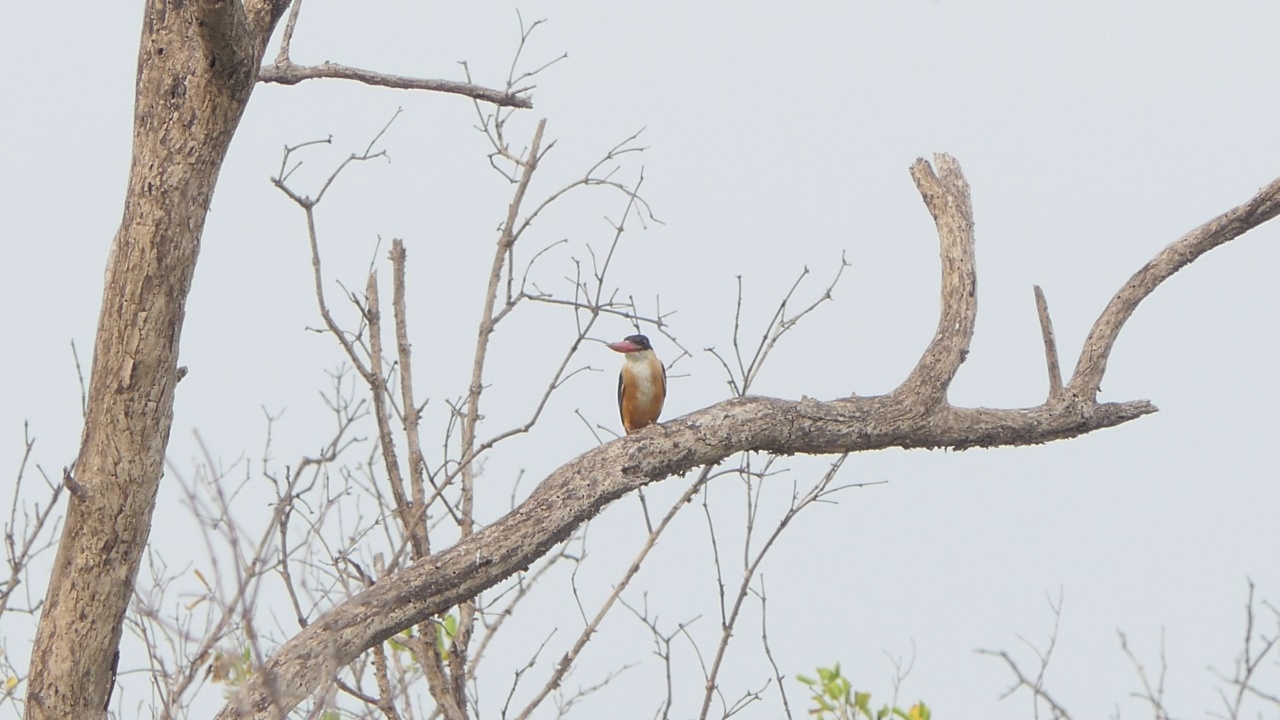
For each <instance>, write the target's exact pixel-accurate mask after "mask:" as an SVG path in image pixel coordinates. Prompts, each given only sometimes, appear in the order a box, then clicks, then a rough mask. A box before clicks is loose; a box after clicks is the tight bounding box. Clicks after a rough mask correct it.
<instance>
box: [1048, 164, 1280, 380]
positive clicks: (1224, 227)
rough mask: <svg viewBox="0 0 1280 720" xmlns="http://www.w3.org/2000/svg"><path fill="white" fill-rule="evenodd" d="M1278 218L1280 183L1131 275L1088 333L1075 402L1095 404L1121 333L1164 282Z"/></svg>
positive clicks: (1078, 369)
mask: <svg viewBox="0 0 1280 720" xmlns="http://www.w3.org/2000/svg"><path fill="white" fill-rule="evenodd" d="M1276 215H1280V178H1277V179H1275V180H1272V181H1271V184H1269V185H1267V186H1266V187H1264V188H1262V189H1261V190H1259V191H1258V194H1257V195H1254V196H1253V197H1252V198H1251V199H1250V200H1249V201H1248V202H1246V203H1245V204H1243V205H1240V206H1239V207H1234V208H1232V209H1230V210H1228V211H1226V212H1224V213H1222V214H1221V215H1219V216H1218V217H1216V218H1214V219H1212V220H1210V221H1209V222H1207V223H1205V224H1203V225H1201V226H1200V227H1198V228H1196V229H1195V230H1192V231H1191V232H1189V233H1187V234H1186V235H1183V236H1182V237H1181V238H1180V239H1178V241H1177V242H1174V243H1172V244H1171V245H1169V246H1168V247H1166V248H1165V249H1163V250H1161V251H1160V252H1159V253H1157V254H1156V256H1155V257H1154V258H1151V261H1150V262H1148V263H1147V264H1146V265H1143V266H1142V269H1140V270H1138V272H1136V273H1134V274H1133V277H1131V278H1129V282H1126V283H1125V284H1124V286H1123V287H1121V288H1120V290H1119V291H1118V292H1116V294H1115V296H1114V297H1112V298H1111V302H1109V303H1107V307H1106V309H1105V310H1103V311H1102V314H1101V315H1099V316H1098V320H1097V322H1095V323H1094V324H1093V329H1091V330H1090V331H1089V336H1088V338H1086V339H1085V341H1084V347H1083V348H1082V349H1081V351H1080V360H1079V362H1077V363H1076V371H1075V374H1074V375H1072V377H1071V382H1070V383H1069V384H1068V385H1067V391H1068V392H1070V393H1073V394H1074V395H1075V396H1076V397H1079V398H1085V399H1090V400H1092V399H1093V398H1094V397H1096V396H1097V394H1098V389H1099V388H1100V387H1101V386H1102V375H1103V373H1105V372H1106V371H1107V357H1108V356H1110V355H1111V348H1112V347H1113V346H1114V345H1115V343H1116V338H1117V337H1119V336H1120V328H1122V327H1124V324H1125V321H1127V320H1128V319H1129V316H1130V315H1132V314H1133V311H1134V310H1136V309H1137V307H1138V303H1140V302H1142V301H1143V300H1144V299H1145V298H1146V297H1147V296H1148V295H1150V294H1151V292H1152V291H1153V290H1155V289H1156V288H1157V287H1159V286H1160V283H1162V282H1164V281H1165V280H1167V279H1169V277H1170V276H1171V275H1173V274H1174V273H1176V272H1178V271H1179V270H1181V269H1182V268H1184V267H1186V266H1188V265H1190V264H1191V263H1192V262H1193V261H1195V259H1196V258H1198V257H1200V256H1201V255H1203V254H1205V253H1207V252H1209V251H1210V250H1212V249H1214V248H1216V247H1218V246H1219V245H1222V244H1225V243H1227V242H1229V241H1231V240H1234V239H1236V238H1238V237H1240V236H1241V235H1243V234H1245V233H1247V232H1249V231H1250V230H1252V229H1254V228H1256V227H1258V226H1259V225H1261V224H1262V223H1264V222H1266V221H1268V220H1270V219H1272V218H1274V217H1275V216H1276Z"/></svg>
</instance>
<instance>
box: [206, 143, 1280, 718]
mask: <svg viewBox="0 0 1280 720" xmlns="http://www.w3.org/2000/svg"><path fill="white" fill-rule="evenodd" d="M935 170H936V172H935ZM912 175H913V177H914V178H915V180H916V184H917V187H918V188H919V189H920V192H921V195H922V197H923V198H924V201H925V204H926V206H927V207H928V208H929V211H930V212H931V213H932V215H933V217H934V219H935V221H936V223H937V226H938V231H939V236H940V240H941V247H942V255H943V278H942V313H941V317H942V320H941V322H940V323H939V326H938V331H937V333H936V334H935V336H934V339H933V341H932V342H931V343H930V344H929V347H928V348H927V349H926V350H925V353H924V355H923V357H922V358H921V359H920V362H919V363H918V364H917V366H916V368H915V370H913V371H912V373H911V375H910V376H909V377H908V378H907V380H906V381H904V382H903V384H902V386H901V387H899V388H897V389H896V390H894V391H893V392H891V393H889V394H888V395H884V396H879V397H849V398H841V399H836V400H831V401H827V402H821V401H818V400H813V399H808V398H806V399H802V400H799V401H794V400H782V399H777V398H766V397H751V396H748V397H738V398H733V399H731V400H727V401H724V402H721V403H718V404H716V405H713V406H711V407H708V408H705V409H703V410H699V411H697V412H694V413H691V414H689V415H685V416H684V417H680V418H676V419H675V420H672V421H669V422H667V423H665V424H664V425H662V426H661V427H659V428H655V429H652V430H647V431H644V432H640V433H637V434H634V435H629V436H626V437H623V438H619V439H618V440H615V441H613V442H610V443H607V444H605V445H602V446H600V447H597V448H595V449H593V450H590V451H588V452H586V453H584V454H583V455H580V456H579V457H577V458H575V459H573V460H571V461H569V462H568V463H566V464H565V465H563V466H562V467H560V468H559V469H558V470H556V471H554V472H553V473H551V475H550V476H548V477H547V478H546V479H545V480H544V481H543V482H542V483H541V484H540V485H539V486H538V487H537V488H536V489H535V490H534V492H533V493H532V494H531V495H530V496H529V498H528V499H527V500H526V501H525V502H524V503H523V504H521V505H520V506H518V507H516V508H515V509H514V510H513V511H512V512H510V513H509V514H507V515H506V516H504V517H503V518H501V519H500V520H498V521H497V522H495V523H493V524H491V525H489V526H487V527H485V528H483V529H481V530H479V531H477V532H476V533H475V534H474V535H472V536H470V537H468V538H464V539H462V540H460V541H459V542H458V543H457V544H456V545H454V546H453V547H451V548H449V549H447V550H443V551H440V552H437V553H435V554H433V555H431V556H430V557H427V558H424V559H422V560H420V561H419V562H417V563H415V564H414V565H412V566H410V567H408V568H405V569H404V570H402V571H400V572H399V573H397V574H395V575H392V576H390V577H386V578H382V579H380V580H379V582H378V583H377V584H376V585H374V586H373V587H371V588H369V589H368V590H366V591H364V592H362V593H361V594H359V595H356V596H355V597H352V598H351V599H350V600H348V601H347V602H345V603H343V604H341V605H339V606H337V607H335V608H333V609H332V610H331V611H329V612H328V613H327V614H326V615H324V616H323V617H321V618H320V619H318V620H317V621H316V622H315V623H313V624H312V625H311V626H310V627H308V628H306V629H305V630H303V631H302V632H300V633H299V634H298V635H297V636H295V637H294V638H293V639H291V640H290V641H289V642H287V643H286V644H285V645H284V646H283V647H281V648H280V649H279V651H277V652H276V654H275V656H274V657H272V658H271V660H270V661H269V662H268V663H267V664H266V666H265V667H264V668H262V669H261V671H259V673H258V674H257V675H256V676H254V677H253V678H252V679H251V680H250V681H249V682H247V683H246V684H245V685H243V686H242V687H241V690H240V692H239V694H238V695H237V696H236V697H235V698H233V699H232V700H231V701H230V703H229V704H228V705H227V706H226V707H225V708H224V709H223V711H222V713H221V714H220V715H219V717H220V718H247V717H254V718H268V717H273V716H275V715H277V714H279V713H287V712H288V711H289V710H290V709H291V708H292V707H294V706H295V705H296V704H297V703H298V702H300V701H301V700H302V699H304V698H306V697H307V696H308V695H309V694H310V693H312V692H313V691H315V689H316V688H318V687H320V686H321V683H322V682H323V681H324V679H325V673H326V668H329V667H336V666H341V665H343V664H345V663H347V662H349V661H350V660H351V659H352V658H354V657H356V656H358V655H359V654H360V653H362V652H364V651H365V650H366V649H368V648H370V647H372V646H374V645H376V644H377V643H379V642H381V641H382V640H385V639H386V638H388V637H390V636H392V635H393V634H395V633H397V632H399V631H401V630H403V629H405V628H407V627H410V626H412V625H414V624H416V623H418V622H421V621H422V620H424V619H425V618H428V617H430V616H431V615H433V614H436V613H439V612H442V611H445V610H447V609H448V608H450V607H453V606H454V605H457V604H458V603H460V602H465V601H466V600H468V599H470V598H473V597H475V596H476V595H477V594H479V593H480V592H482V591H483V590H485V589H487V588H490V587H492V586H494V585H495V584H496V583H498V582H501V581H502V580H503V579H504V578H507V577H509V576H510V575H512V574H513V573H516V572H518V571H520V570H521V569H523V568H526V567H528V566H529V565H530V564H531V563H532V562H534V561H535V560H537V559H538V558H540V557H542V556H543V555H544V554H545V553H547V552H548V551H550V550H551V548H553V547H554V546H555V545H556V544H558V543H560V542H562V541H563V540H564V539H565V538H567V537H568V536H569V535H570V533H572V532H573V530H574V529H575V528H577V527H578V526H579V525H580V524H581V523H583V522H584V521H586V520H587V519H588V518H591V517H592V516H594V515H595V514H596V513H598V512H600V510H601V509H603V508H604V507H605V506H606V505H608V504H609V503H610V502H612V501H614V500H616V499H618V498H619V497H622V496H623V495H626V494H628V493H630V492H633V491H635V490H637V489H639V488H641V487H643V486H645V485H647V484H649V483H652V482H657V481H660V480H662V479H664V478H667V477H670V476H671V475H678V474H682V473H685V472H688V471H689V470H692V469H695V468H699V467H703V466H707V465H714V464H716V463H719V462H721V461H722V460H724V459H725V458H728V457H729V456H731V455H734V454H736V453H739V452H745V451H755V452H767V453H774V454H779V455H791V454H795V453H810V454H838V453H848V452H859V451H864V450H876V449H882V448H889V447H901V448H954V449H965V448H970V447H978V446H998V445H1031V444H1038V443H1045V442H1048V441H1050V440H1057V439H1062V438H1069V437H1075V436H1078V435H1082V434H1085V433H1088V432H1091V431H1094V430H1098V429H1100V428H1105V427H1111V426H1114V425H1118V424H1120V423H1124V422H1127V421H1129V420H1133V419H1135V418H1138V417H1141V416H1143V415H1146V414H1149V413H1152V412H1155V409H1156V408H1155V406H1154V405H1152V404H1151V403H1150V402H1148V401H1145V400H1137V401H1129V402H1121V403H1101V404H1100V403H1097V402H1096V400H1095V397H1094V396H1095V391H1096V388H1097V386H1098V384H1099V383H1100V382H1101V379H1102V373H1103V371H1104V369H1105V366H1106V358H1107V355H1108V354H1109V353H1110V351H1111V348H1112V346H1113V344H1114V340H1115V336H1116V335H1117V334H1118V332H1119V329H1120V327H1121V326H1122V325H1123V324H1124V321H1125V320H1126V319H1127V318H1128V317H1129V315H1131V314H1132V312H1133V309H1134V308H1135V307H1136V306H1137V304H1138V303H1139V302H1140V301H1141V300H1142V299H1143V298H1145V297H1146V296H1147V295H1149V294H1150V293H1151V291H1152V290H1153V289H1154V288H1155V287H1156V286H1157V285H1159V283H1160V282H1162V281H1163V280H1164V279H1165V278H1167V277H1169V276H1170V275H1172V274H1173V273H1174V272H1176V271H1177V270H1178V269H1180V268H1182V267H1185V266H1186V265H1187V264H1189V263H1191V262H1192V261H1193V260H1195V258H1197V257H1199V256H1200V255H1202V254H1203V253H1204V252H1206V251H1207V250H1209V249H1211V248H1213V247H1216V246H1217V245H1221V244H1222V243H1224V242H1226V241H1228V240H1230V239H1232V238H1234V237H1238V236H1239V235H1241V234H1243V233H1244V232H1246V231H1248V230H1249V229H1252V228H1253V227H1256V226H1258V225H1260V224H1262V223H1263V222H1265V221H1267V220H1269V219H1271V218H1272V217H1275V216H1276V214H1278V213H1280V180H1276V181H1275V182H1273V183H1271V184H1270V185H1268V186H1267V187H1266V188H1264V189H1263V190H1262V191H1261V192H1260V193H1259V194H1258V195H1257V196H1255V197H1254V198H1253V199H1252V200H1250V201H1249V202H1248V203H1246V204H1245V205H1242V206H1240V207H1239V208H1236V209H1234V210H1231V211H1229V212H1227V213H1225V214H1223V215H1221V216H1219V217H1218V218H1215V219H1214V220H1212V221H1210V222H1209V223H1207V224H1206V225H1204V226H1202V227H1201V228H1199V229H1197V230H1195V231H1192V232H1191V233H1189V234H1188V235H1187V236H1185V237H1184V238H1183V239H1181V240H1179V241H1178V242H1176V243H1174V244H1173V245H1171V246H1169V247H1168V248H1165V250H1163V251H1161V252H1160V253H1159V254H1158V255H1157V256H1156V258H1155V259H1154V260H1152V261H1151V262H1150V263H1148V264H1147V265H1146V266H1145V267H1144V268H1143V269H1142V270H1139V271H1138V273H1137V274H1136V275H1135V276H1134V277H1133V279H1131V280H1130V281H1129V283H1127V284H1126V285H1125V286H1124V288H1122V289H1121V290H1120V292H1119V293H1117V294H1116V297H1115V298H1114V299H1113V300H1112V302H1111V304H1110V305H1108V307H1107V309H1106V310H1104V311H1103V313H1102V316H1101V317H1099V319H1098V321H1097V323H1095V325H1094V329H1093V331H1092V332H1091V333H1090V335H1089V339H1088V340H1087V341H1086V344H1085V348H1084V352H1083V354H1082V356H1081V362H1080V363H1079V366H1078V368H1077V370H1076V374H1075V377H1074V378H1073V379H1072V381H1071V383H1070V384H1069V386H1068V388H1067V392H1065V393H1064V395H1063V397H1062V398H1060V399H1056V400H1051V401H1046V402H1045V403H1044V404H1041V405H1039V406H1037V407H1033V408H1021V409H1007V410H997V409H986V408H957V407H953V406H951V405H950V404H949V403H947V402H946V392H947V387H948V385H949V384H950V382H951V380H952V378H954V377H955V374H956V372H957V370H958V368H959V366H960V364H961V362H963V360H964V358H965V355H966V353H967V352H968V347H969V340H970V337H971V336H972V333H973V327H974V321H975V318H976V304H975V302H974V292H973V289H974V277H975V273H974V270H973V233H972V228H973V219H972V210H971V207H970V203H969V191H968V186H967V184H966V183H965V181H964V178H963V176H962V175H961V172H960V168H959V165H958V164H957V163H956V162H955V160H953V159H952V158H950V157H949V156H946V155H938V156H935V159H934V165H933V166H932V167H931V166H930V165H929V164H928V163H926V162H925V161H923V160H920V161H917V162H916V164H915V165H914V166H913V167H912Z"/></svg>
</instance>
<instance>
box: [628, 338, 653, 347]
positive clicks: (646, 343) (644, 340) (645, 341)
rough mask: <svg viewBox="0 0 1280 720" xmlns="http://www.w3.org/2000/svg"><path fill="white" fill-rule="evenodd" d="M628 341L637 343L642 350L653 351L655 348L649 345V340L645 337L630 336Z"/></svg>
mask: <svg viewBox="0 0 1280 720" xmlns="http://www.w3.org/2000/svg"><path fill="white" fill-rule="evenodd" d="M626 341H627V342H629V343H635V344H636V345H639V346H640V349H641V350H652V349H653V346H652V345H650V344H649V338H647V337H645V336H644V335H628V336H627V337H626Z"/></svg>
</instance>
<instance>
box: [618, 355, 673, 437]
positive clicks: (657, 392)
mask: <svg viewBox="0 0 1280 720" xmlns="http://www.w3.org/2000/svg"><path fill="white" fill-rule="evenodd" d="M608 347H609V349H610V350H613V351H614V352H620V353H622V354H623V357H624V358H625V359H624V360H623V363H622V370H621V372H619V373H618V412H619V413H620V414H621V415H622V427H623V428H624V429H626V431H627V434H628V435H630V434H632V433H635V432H639V431H640V429H641V428H643V427H645V426H648V425H652V424H653V423H654V422H656V421H657V420H658V415H660V414H662V403H663V402H664V401H665V400H666V399H667V369H666V368H665V367H663V365H662V361H661V360H659V359H658V356H657V355H656V354H654V352H653V345H651V344H650V343H649V338H647V337H645V336H644V335H628V336H627V337H626V338H624V339H622V340H619V341H618V342H615V343H609V346H608Z"/></svg>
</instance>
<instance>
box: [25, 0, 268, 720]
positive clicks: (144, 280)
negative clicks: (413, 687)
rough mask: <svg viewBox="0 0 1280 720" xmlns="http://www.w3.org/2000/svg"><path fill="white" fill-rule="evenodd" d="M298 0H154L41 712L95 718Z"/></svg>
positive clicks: (34, 708) (47, 642) (47, 648)
mask: <svg viewBox="0 0 1280 720" xmlns="http://www.w3.org/2000/svg"><path fill="white" fill-rule="evenodd" d="M286 6H287V3H285V2H279V0H276V1H275V2H271V1H270V0H259V1H258V2H254V1H253V0H250V1H249V2H248V4H247V6H246V5H244V4H242V3H241V2H240V0H221V1H218V0H199V1H197V2H182V1H181V0H169V1H166V0H149V2H147V4H146V9H145V13H146V17H145V19H144V21H143V27H142V39H141V44H140V48H139V52H138V81H137V95H136V98H135V101H134V102H135V104H134V129H133V164H132V168H131V170H130V176H129V188H128V193H127V196H126V198H125V205H124V217H123V219H122V220H121V223H120V229H119V231H118V232H117V233H116V237H115V240H114V243H113V245H112V248H111V255H110V257H109V259H108V261H107V271H106V278H105V281H104V285H105V287H104V289H103V298H102V310H101V314H100V315H99V318H98V334H97V340H96V343H95V345H94V355H93V369H92V376H91V380H90V383H89V406H88V415H87V417H86V418H85V428H84V435H83V438H82V441H81V446H80V455H79V457H78V458H77V460H76V464H75V470H74V476H68V478H67V484H68V485H69V487H70V489H71V500H70V506H69V508H68V511H67V519H66V524H65V526H64V528H63V533H62V539H61V543H60V544H59V547H58V554H57V558H56V560H55V563H54V570H53V575H52V577H51V579H50V581H49V590H48V594H47V596H46V600H45V604H44V608H43V612H42V615H41V618H40V626H39V630H38V632H37V635H36V642H35V646H34V648H33V649H32V654H31V670H30V675H29V681H28V691H27V704H26V717H27V718H50V719H53V718H57V719H58V720H63V719H66V718H96V717H101V716H102V715H103V713H104V710H105V707H106V705H107V703H108V700H109V696H110V690H111V686H112V684H113V682H114V673H115V661H116V659H117V657H118V656H117V652H118V651H117V647H118V645H119V641H120V635H121V624H122V621H123V618H124V613H125V610H126V608H127V607H128V603H129V598H130V595H131V593H132V592H133V583H134V579H135V577H136V576H137V573H138V566H139V561H140V559H141V556H142V551H143V547H144V545H145V543H146V540H147V535H148V533H149V531H150V528H151V513H152V510H153V508H154V505H155V497H156V489H157V488H158V487H159V483H160V475H161V470H162V468H163V462H164V453H165V446H166V445H167V443H168V440H169V430H170V427H171V426H172V423H173V391H174V386H175V384H176V383H177V381H178V374H177V359H178V343H179V338H180V337H181V333H182V320H183V313H184V307H185V305H186V299H187V293H188V291H189V290H190V287H191V278H192V274H193V272H194V270H195V264H196V256H197V254H198V252H199V249H200V234H201V232H202V231H203V229H204V220H205V214H206V213H207V212H208V209H209V201H210V198H211V196H212V195H213V189H214V184H215V182H216V180H217V177H218V170H219V168H220V167H221V165H222V160H223V158H224V157H226V152H227V147H228V145H229V144H230V142H231V137H232V135H233V133H234V132H235V129H236V126H237V124H238V123H239V121H240V117H241V115H242V113H243V112H244V108H245V104H246V103H247V102H248V100H249V95H250V93H251V92H252V90H253V86H254V83H255V80H256V76H257V68H258V66H259V64H260V62H261V58H262V52H263V48H264V47H265V39H266V38H267V37H269V36H270V34H271V29H272V28H273V27H274V25H275V23H276V21H277V20H278V19H279V16H280V14H281V13H282V12H283V10H284V8H285V7H286Z"/></svg>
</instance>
